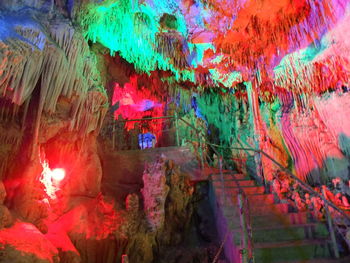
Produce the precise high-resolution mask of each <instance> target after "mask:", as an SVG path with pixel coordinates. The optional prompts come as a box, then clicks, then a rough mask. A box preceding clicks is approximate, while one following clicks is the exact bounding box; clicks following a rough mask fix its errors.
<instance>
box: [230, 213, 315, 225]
mask: <svg viewBox="0 0 350 263" xmlns="http://www.w3.org/2000/svg"><path fill="white" fill-rule="evenodd" d="M308 217H309V216H308V214H307V213H304V212H302V213H300V212H299V213H288V214H285V215H276V214H269V215H262V216H253V215H251V216H250V221H251V225H252V227H253V228H255V227H262V226H275V225H300V224H307V223H308V222H309V220H308ZM226 220H227V224H228V225H229V227H230V229H235V228H239V227H240V221H239V220H240V219H239V215H238V213H237V214H233V213H232V214H231V215H227V217H226Z"/></svg>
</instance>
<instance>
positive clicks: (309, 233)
mask: <svg viewBox="0 0 350 263" xmlns="http://www.w3.org/2000/svg"><path fill="white" fill-rule="evenodd" d="M279 226H280V227H279ZM279 226H278V225H276V226H269V227H263V228H259V227H257V228H253V241H254V242H255V243H261V242H273V241H274V242H280V241H291V240H303V239H313V238H327V237H328V236H329V234H328V230H327V228H326V226H325V225H324V224H315V223H312V224H295V225H288V226H285V225H282V226H281V225H279Z"/></svg>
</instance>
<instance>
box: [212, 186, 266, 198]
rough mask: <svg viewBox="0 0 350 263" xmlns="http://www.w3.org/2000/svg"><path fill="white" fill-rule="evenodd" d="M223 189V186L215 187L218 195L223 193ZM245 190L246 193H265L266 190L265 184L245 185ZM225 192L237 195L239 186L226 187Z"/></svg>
mask: <svg viewBox="0 0 350 263" xmlns="http://www.w3.org/2000/svg"><path fill="white" fill-rule="evenodd" d="M222 190H223V187H222V186H217V187H215V193H216V195H221V193H222ZM243 191H244V193H245V194H246V195H253V194H263V193H264V192H265V188H264V187H263V186H250V187H244V188H243ZM225 193H227V195H230V196H236V195H237V194H238V188H234V187H225Z"/></svg>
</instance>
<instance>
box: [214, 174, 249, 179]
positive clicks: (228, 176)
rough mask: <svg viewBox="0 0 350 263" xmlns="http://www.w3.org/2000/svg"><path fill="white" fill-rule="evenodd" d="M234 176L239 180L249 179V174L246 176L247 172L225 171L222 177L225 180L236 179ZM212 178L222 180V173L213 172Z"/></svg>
mask: <svg viewBox="0 0 350 263" xmlns="http://www.w3.org/2000/svg"><path fill="white" fill-rule="evenodd" d="M233 176H234V177H235V178H236V179H237V180H249V178H248V176H246V175H245V174H239V173H235V174H233V173H223V174H222V177H223V179H224V180H234V179H233ZM211 178H212V180H221V175H220V174H219V173H217V174H211Z"/></svg>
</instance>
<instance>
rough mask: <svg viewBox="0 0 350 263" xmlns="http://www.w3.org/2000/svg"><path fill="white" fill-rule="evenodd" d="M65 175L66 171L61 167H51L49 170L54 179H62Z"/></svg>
mask: <svg viewBox="0 0 350 263" xmlns="http://www.w3.org/2000/svg"><path fill="white" fill-rule="evenodd" d="M65 176H66V171H65V170H64V169H61V168H56V169H53V170H52V172H51V177H52V179H54V180H55V181H62V180H63V179H64V177H65Z"/></svg>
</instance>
